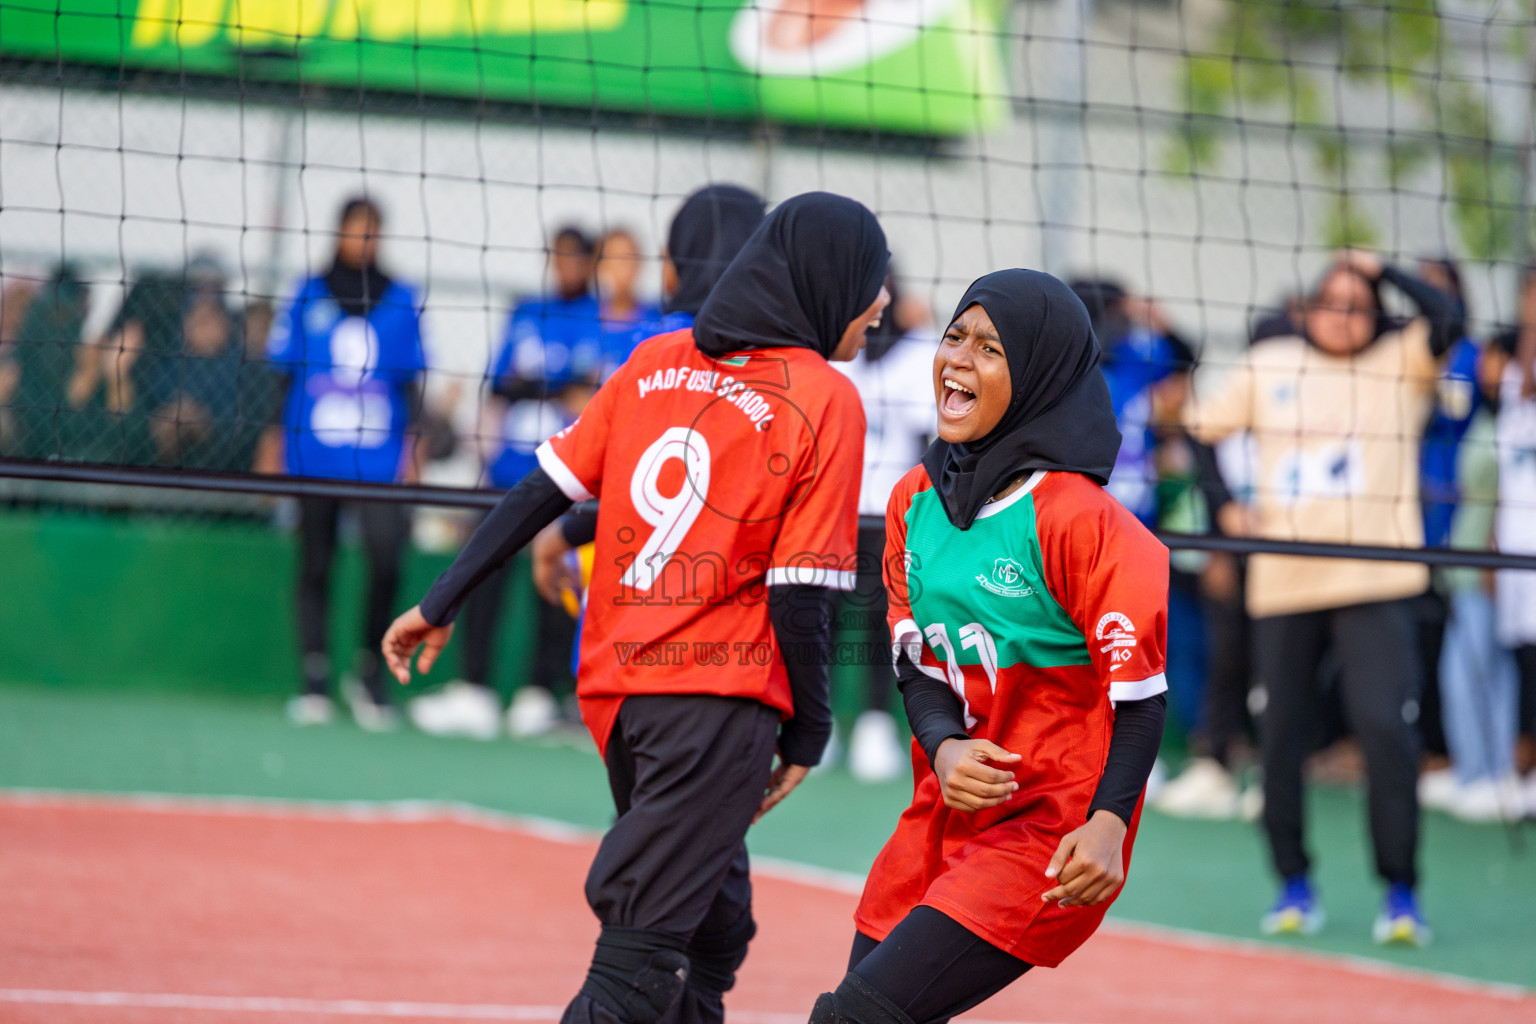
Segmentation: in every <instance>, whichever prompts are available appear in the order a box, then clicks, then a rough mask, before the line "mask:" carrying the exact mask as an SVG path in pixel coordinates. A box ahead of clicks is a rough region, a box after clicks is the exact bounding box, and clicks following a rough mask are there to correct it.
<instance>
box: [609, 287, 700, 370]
mask: <svg viewBox="0 0 1536 1024" xmlns="http://www.w3.org/2000/svg"><path fill="white" fill-rule="evenodd" d="M672 315H676V314H672ZM682 315H683V316H686V317H687V318H688V322H687V323H686V324H684V325H683V326H684V327H692V326H693V314H692V313H684V314H682ZM662 322H663V314H662V312H661V309H660V307H657V306H645V305H641V306H637V307H636V308H635V311H634V314H633V315H631V316H630V317H628V318H626V319H624V320H616V319H613V320H611V319H604V320H603V321H602V332H603V335H602V337H603V342H602V344H603V365H602V369H601V371H600V375H601V377H602V379H603V380H607V379H608V378H609V377H611V376H613V371H615V370H617V369H618V368H619V367H621V366H623V365H624V363H625V361H626V360H628V359H629V355H630V353H631V352H633V351H634V350H635V349H636V348H637V347H638V346H639V344H640V343H641V342H642V341H644V340H645V339H646V338H652V337H655V336H656V335H658V334H665V333H667V331H669V330H671V331H676V330H680V329H681V328H678V327H670V328H663V327H662V326H661V324H662Z"/></svg>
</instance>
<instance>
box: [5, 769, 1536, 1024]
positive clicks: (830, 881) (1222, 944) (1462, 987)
mask: <svg viewBox="0 0 1536 1024" xmlns="http://www.w3.org/2000/svg"><path fill="white" fill-rule="evenodd" d="M0 802H5V803H11V804H19V805H23V806H26V805H36V806H49V805H55V806H56V805H59V804H64V805H75V806H90V805H93V804H94V805H102V806H106V807H111V808H118V809H127V810H135V811H144V812H148V813H160V814H210V815H227V816H229V817H247V818H252V817H253V818H272V819H286V820H293V819H299V820H312V821H341V822H351V823H357V824H402V823H403V824H414V823H422V822H450V823H454V824H459V825H468V826H471V827H474V828H483V829H487V830H489V831H493V832H510V833H515V834H518V835H528V836H533V837H535V838H539V839H548V840H550V841H552V842H557V843H588V842H595V841H596V840H597V839H598V838H600V837H601V835H602V832H601V831H600V830H597V829H588V828H583V827H581V826H579V825H572V824H570V823H568V822H563V821H556V820H554V819H552V818H541V817H537V816H534V815H523V814H512V813H509V812H506V811H494V810H489V809H487V808H484V807H477V806H475V805H473V804H467V803H460V802H457V801H447V800H378V801H368V800H287V799H281V798H269V797H246V796H236V797H228V796H183V795H179V794H174V793H100V792H91V791H80V790H60V789H19V788H18V789H5V788H0ZM752 870H753V872H754V873H755V874H759V875H762V876H764V877H768V878H777V879H780V880H782V881H787V882H796V883H799V884H801V885H808V886H813V887H816V888H821V889H827V890H830V891H833V892H840V893H852V894H854V895H858V894H859V893H861V892H863V890H864V877H863V876H862V875H857V874H854V873H852V872H848V871H837V870H834V869H832V868H823V867H817V866H815V865H813V864H802V863H800V862H798V861H789V860H780V859H779V858H777V857H759V856H754V857H753V858H752ZM1100 931H1103V932H1107V933H1109V934H1112V935H1119V936H1123V937H1126V938H1135V939H1142V940H1146V941H1153V942H1163V943H1167V944H1169V945H1175V946H1179V947H1181V948H1184V949H1189V950H1193V951H1196V952H1222V953H1237V954H1240V955H1245V956H1262V957H1278V958H1282V959H1291V960H1300V961H1303V962H1306V963H1310V964H1315V965H1317V966H1320V967H1333V968H1336V969H1342V970H1346V971H1351V972H1353V973H1356V974H1361V975H1366V976H1369V977H1375V978H1388V979H1395V980H1401V981H1411V982H1415V983H1417V984H1423V985H1433V986H1435V987H1436V988H1440V989H1444V990H1447V991H1451V992H1456V993H1461V994H1476V995H1484V996H1492V997H1494V998H1498V999H1507V1000H1511V1001H1519V1000H1523V999H1529V998H1530V997H1531V996H1532V995H1536V990H1533V989H1530V988H1527V987H1525V986H1522V985H1516V984H1513V983H1511V982H1498V981H1483V980H1480V979H1476V978H1467V977H1463V976H1462V975H1459V974H1448V973H1445V972H1443V971H1431V970H1425V969H1423V968H1417V967H1404V966H1400V965H1398V964H1392V963H1387V962H1385V961H1382V960H1373V959H1371V958H1370V957H1364V956H1359V955H1356V954H1351V953H1326V952H1321V951H1318V950H1310V949H1296V948H1293V947H1289V946H1278V945H1271V944H1270V943H1267V942H1262V941H1260V940H1258V939H1241V938H1235V937H1231V936H1225V935H1212V934H1209V933H1207V932H1197V931H1194V930H1192V929H1186V928H1175V927H1172V926H1169V925H1160V924H1149V923H1145V922H1141V921H1126V920H1122V919H1118V918H1109V919H1106V920H1105V921H1104V923H1103V924H1102V925H1100ZM471 1019H473V1018H471ZM491 1019H496V1018H491ZM519 1019H521V1018H519ZM733 1019H734V1018H733ZM743 1021H744V1024H779V1022H776V1021H770V1020H768V1019H767V1018H766V1017H765V1018H764V1019H763V1020H761V1021H754V1022H746V1021H745V1018H743ZM785 1024H787V1022H785ZM973 1024H983V1022H979V1021H978V1022H973Z"/></svg>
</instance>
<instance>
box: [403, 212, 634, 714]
mask: <svg viewBox="0 0 1536 1024" xmlns="http://www.w3.org/2000/svg"><path fill="white" fill-rule="evenodd" d="M595 262H596V247H595V246H594V245H593V243H592V240H591V239H589V238H588V237H587V236H586V235H585V234H584V233H582V231H581V230H580V229H578V228H575V227H565V228H561V229H560V230H559V231H557V232H556V233H555V235H554V237H553V238H552V239H551V240H550V246H549V271H550V275H551V277H552V278H553V279H554V292H553V294H551V295H549V296H547V297H543V298H537V299H525V300H523V301H522V302H519V303H518V304H517V305H516V306H515V307H514V308H513V310H512V315H511V317H510V318H509V319H508V321H507V331H506V336H505V338H503V340H502V343H501V347H500V349H499V350H498V351H497V353H496V357H495V360H494V363H493V365H492V368H491V382H492V383H491V390H492V393H493V394H494V395H495V396H496V397H497V398H499V399H502V400H503V402H504V406H503V408H502V411H501V414H500V417H499V419H500V428H499V430H497V431H496V434H497V437H498V443H499V450H498V451H496V452H494V453H493V454H492V457H491V458H490V460H489V467H488V468H489V476H490V482H491V485H492V486H493V487H498V488H507V487H511V486H512V485H513V484H515V483H517V482H518V481H519V480H521V479H522V478H523V477H525V476H527V475H528V473H529V472H530V471H531V470H532V469H533V468H534V467H535V466H536V465H538V460H537V459H536V458H535V456H534V451H535V450H536V449H537V448H538V446H539V445H540V444H541V443H542V442H543V441H544V440H545V439H546V438H548V437H549V436H551V435H552V434H554V433H556V432H558V431H560V430H562V429H564V428H565V427H567V426H569V425H570V424H572V423H574V422H576V417H577V416H579V415H581V410H582V409H583V408H585V406H586V404H587V400H588V399H590V398H591V397H592V394H593V392H594V390H595V389H596V385H597V382H598V378H599V376H600V375H601V373H602V366H603V353H604V349H603V323H602V310H601V307H600V306H599V303H598V300H597V298H596V297H595V296H594V295H593V294H592V278H593V271H594V269H595ZM631 297H632V296H631ZM506 590H507V579H506V571H505V570H503V571H501V572H498V573H497V574H496V575H494V576H492V577H490V578H489V579H487V580H486V581H485V583H483V584H482V585H481V586H479V587H477V588H476V589H475V592H474V593H473V594H472V595H470V598H469V600H468V601H467V602H465V605H464V613H463V616H462V618H461V621H462V622H463V626H464V629H463V633H464V647H463V652H464V660H463V663H462V668H461V675H462V677H463V678H462V679H460V680H455V681H454V683H451V684H449V686H448V687H447V688H446V689H445V690H444V691H442V692H440V693H439V694H438V695H433V696H432V697H430V698H422V699H418V700H416V701H413V702H412V703H411V718H412V721H413V722H415V723H416V725H417V726H418V727H419V728H421V729H423V730H425V731H427V732H432V733H437V734H449V733H452V734H459V735H469V736H473V737H475V738H477V739H492V738H494V737H495V736H496V734H497V733H498V732H499V731H500V726H499V718H500V702H499V701H498V699H497V697H496V694H495V691H494V690H493V689H492V687H491V669H492V661H491V652H492V650H493V648H494V646H495V640H496V630H497V626H498V624H499V623H500V621H501V612H502V607H503V605H504V603H505V600H506ZM536 615H537V623H536V625H535V635H536V636H537V637H538V644H537V645H536V653H535V655H534V661H533V665H532V666H531V671H530V672H529V673H528V679H527V682H526V683H525V684H524V685H522V686H520V687H519V688H518V690H517V692H516V693H515V694H514V695H513V698H512V703H511V706H510V707H509V708H508V710H507V730H508V732H510V733H511V734H512V735H514V736H537V735H540V734H542V733H545V732H548V731H549V730H550V729H552V728H554V727H555V726H556V725H557V724H558V722H559V714H560V709H559V704H558V703H557V702H556V700H555V694H554V691H555V689H556V687H561V688H568V687H570V686H571V685H572V682H573V678H572V673H571V671H570V666H569V664H568V655H569V653H570V650H571V644H572V643H573V642H574V640H575V635H576V634H575V624H574V623H573V622H572V621H571V616H570V615H569V614H567V612H566V611H565V609H564V608H563V607H562V606H560V605H559V604H555V603H551V602H549V601H544V600H539V601H538V603H537V611H536Z"/></svg>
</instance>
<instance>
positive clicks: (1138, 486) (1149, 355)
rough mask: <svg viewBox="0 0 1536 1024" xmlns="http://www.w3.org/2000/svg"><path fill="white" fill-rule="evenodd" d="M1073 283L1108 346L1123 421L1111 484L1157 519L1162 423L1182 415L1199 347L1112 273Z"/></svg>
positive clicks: (1109, 375)
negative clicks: (1107, 278)
mask: <svg viewBox="0 0 1536 1024" xmlns="http://www.w3.org/2000/svg"><path fill="white" fill-rule="evenodd" d="M1072 290H1073V291H1074V292H1076V293H1077V297H1078V298H1079V299H1081V300H1082V302H1083V305H1084V306H1086V307H1088V316H1089V318H1090V319H1091V320H1092V321H1093V331H1094V334H1096V335H1097V336H1098V339H1099V344H1100V346H1102V348H1103V353H1104V354H1103V360H1102V362H1101V363H1100V368H1101V369H1102V370H1103V371H1104V379H1105V381H1106V382H1108V384H1109V395H1110V399H1111V400H1112V401H1113V402H1114V406H1115V419H1116V422H1117V423H1118V424H1119V426H1120V434H1121V441H1120V454H1119V456H1117V457H1116V459H1115V470H1114V474H1113V475H1112V476H1111V477H1110V480H1109V492H1110V493H1111V494H1113V495H1114V496H1115V498H1116V499H1117V500H1118V501H1119V502H1120V504H1122V505H1124V506H1125V507H1126V508H1127V509H1129V510H1130V511H1131V512H1132V514H1134V515H1135V516H1136V518H1138V519H1140V520H1141V521H1142V522H1143V523H1144V524H1145V525H1147V526H1149V527H1155V526H1156V525H1157V518H1158V504H1157V483H1158V473H1157V465H1156V461H1155V459H1154V450H1155V449H1156V447H1157V443H1158V427H1159V425H1166V424H1177V423H1178V421H1179V414H1180V409H1181V408H1182V406H1183V403H1184V399H1185V397H1186V396H1187V395H1188V392H1189V371H1190V368H1191V367H1192V366H1193V364H1194V352H1193V350H1191V349H1190V347H1189V345H1188V344H1186V343H1185V342H1184V341H1183V339H1181V338H1179V337H1178V335H1177V334H1175V333H1174V332H1173V331H1172V329H1171V328H1170V327H1169V325H1168V320H1167V317H1166V316H1165V315H1164V313H1163V311H1162V309H1161V307H1159V306H1158V305H1157V303H1155V302H1153V301H1151V300H1150V299H1142V298H1139V297H1136V296H1132V295H1130V294H1128V293H1127V292H1126V290H1125V289H1124V288H1123V287H1121V286H1120V285H1119V284H1117V283H1115V282H1113V281H1104V280H1087V279H1084V280H1078V281H1074V282H1073V283H1072Z"/></svg>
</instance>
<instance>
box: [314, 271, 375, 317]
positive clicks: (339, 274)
mask: <svg viewBox="0 0 1536 1024" xmlns="http://www.w3.org/2000/svg"><path fill="white" fill-rule="evenodd" d="M390 283H391V282H390V279H389V275H387V274H385V273H384V271H382V270H380V269H379V267H378V264H376V263H370V264H368V265H367V266H366V267H349V266H347V265H346V264H344V263H342V262H341V261H340V260H333V261H332V262H331V269H330V270H327V271H326V272H325V286H326V288H328V289H330V292H331V298H333V299H335V300H336V305H338V306H340V307H341V311H342V312H343V313H345V314H346V315H347V316H367V315H368V314H369V313H371V312H373V307H375V306H377V305H378V304H379V302H380V300H382V299H383V298H384V293H385V292H387V291H389V286H390Z"/></svg>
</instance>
